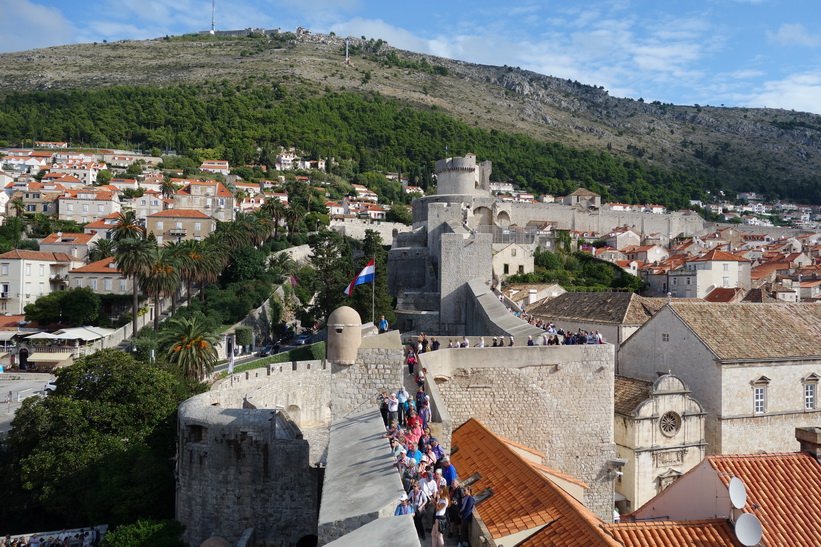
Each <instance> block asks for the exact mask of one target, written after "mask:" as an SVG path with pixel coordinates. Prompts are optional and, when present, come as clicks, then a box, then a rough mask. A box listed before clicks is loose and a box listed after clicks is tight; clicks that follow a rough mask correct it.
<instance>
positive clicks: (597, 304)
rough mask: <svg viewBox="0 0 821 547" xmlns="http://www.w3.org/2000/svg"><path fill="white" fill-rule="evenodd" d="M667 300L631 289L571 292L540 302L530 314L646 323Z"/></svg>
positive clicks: (597, 320) (554, 318)
mask: <svg viewBox="0 0 821 547" xmlns="http://www.w3.org/2000/svg"><path fill="white" fill-rule="evenodd" d="M665 303H666V300H664V299H661V298H644V297H641V296H639V295H637V294H635V293H631V292H568V293H564V294H562V295H559V296H557V297H556V298H553V299H551V300H549V301H548V302H545V303H543V304H541V305H539V306H536V307H535V308H533V310H532V311H531V312H530V314H531V315H533V316H535V317H541V318H546V319H550V320H559V321H561V320H563V319H564V320H579V321H591V322H597V323H619V324H631V325H643V324H644V322H645V321H647V320H648V319H650V317H652V316H653V314H655V312H657V311H658V310H660V309H661V308H662V306H664V304H665Z"/></svg>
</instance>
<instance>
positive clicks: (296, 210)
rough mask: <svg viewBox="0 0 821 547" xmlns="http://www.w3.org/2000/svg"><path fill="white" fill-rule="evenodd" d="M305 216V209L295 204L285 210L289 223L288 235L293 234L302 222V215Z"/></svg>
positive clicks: (286, 219)
mask: <svg viewBox="0 0 821 547" xmlns="http://www.w3.org/2000/svg"><path fill="white" fill-rule="evenodd" d="M304 216H305V209H303V208H302V207H300V206H298V205H295V206H292V207H289V208H288V210H287V211H286V212H285V221H286V222H287V223H288V235H289V236H293V235H294V232H295V231H296V229H297V227H298V226H299V223H300V222H302V217H304Z"/></svg>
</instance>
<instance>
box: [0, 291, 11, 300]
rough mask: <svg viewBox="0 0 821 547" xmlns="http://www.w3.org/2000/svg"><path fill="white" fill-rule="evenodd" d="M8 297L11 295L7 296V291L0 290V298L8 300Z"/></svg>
mask: <svg viewBox="0 0 821 547" xmlns="http://www.w3.org/2000/svg"><path fill="white" fill-rule="evenodd" d="M9 298H11V297H10V296H9V293H7V292H0V300H8V299H9Z"/></svg>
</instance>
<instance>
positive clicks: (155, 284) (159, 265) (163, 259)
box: [139, 246, 180, 331]
mask: <svg viewBox="0 0 821 547" xmlns="http://www.w3.org/2000/svg"><path fill="white" fill-rule="evenodd" d="M139 281H140V289H142V291H143V292H144V293H145V294H146V295H148V296H150V297H151V298H153V299H154V330H155V331H156V330H157V329H159V328H160V298H162V297H163V296H170V295H172V294H174V292H175V291H176V290H177V287H178V286H179V284H180V272H179V270H178V269H177V263H176V260H175V257H174V255H173V254H172V252H171V251H170V250H169V249H168V248H167V247H157V246H154V248H153V249H152V251H151V262H150V264H149V266H148V268H147V269H146V271H145V273H144V274H143V275H142V276H141V277H140V278H139ZM172 311H173V310H172Z"/></svg>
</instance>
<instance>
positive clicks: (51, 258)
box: [0, 249, 80, 262]
mask: <svg viewBox="0 0 821 547" xmlns="http://www.w3.org/2000/svg"><path fill="white" fill-rule="evenodd" d="M0 258H4V259H18V260H45V261H47V262H72V261H77V262H79V261H80V260H79V259H78V258H76V257H73V256H69V255H67V254H66V253H47V252H44V251H21V250H19V249H15V250H14V251H9V252H7V253H3V254H1V255H0Z"/></svg>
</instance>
